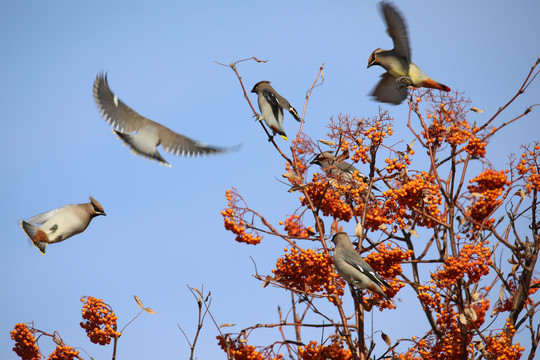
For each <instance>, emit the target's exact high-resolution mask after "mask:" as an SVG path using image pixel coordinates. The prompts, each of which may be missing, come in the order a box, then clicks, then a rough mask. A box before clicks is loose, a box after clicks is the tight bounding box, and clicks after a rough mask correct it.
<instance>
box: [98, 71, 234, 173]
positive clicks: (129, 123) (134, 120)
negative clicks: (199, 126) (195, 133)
mask: <svg viewBox="0 0 540 360" xmlns="http://www.w3.org/2000/svg"><path fill="white" fill-rule="evenodd" d="M94 99H95V101H96V104H97V106H98V108H99V111H100V112H101V115H102V116H103V117H104V118H105V120H106V121H107V123H108V124H109V125H111V126H112V127H113V128H114V132H115V133H116V135H118V137H120V138H121V139H122V140H123V141H124V142H125V143H126V144H127V145H129V146H130V147H131V149H132V150H133V151H134V152H135V153H136V154H139V155H141V156H143V157H148V158H150V159H155V160H157V161H158V162H159V163H160V164H164V165H166V166H168V167H170V166H171V165H170V164H169V163H168V162H167V161H166V160H165V159H164V158H163V157H162V156H161V154H160V153H159V152H158V150H157V147H158V145H161V146H162V147H163V149H164V150H165V151H167V152H169V153H171V154H175V155H182V156H199V155H203V156H204V155H208V154H216V153H224V152H227V151H229V150H231V148H223V147H214V146H208V145H206V144H203V143H200V142H197V141H195V140H192V139H190V138H188V137H186V136H184V135H181V134H178V133H176V132H174V131H172V130H171V129H169V128H168V127H165V126H163V125H161V124H159V123H157V122H155V121H152V120H150V119H147V118H145V117H144V116H141V115H139V114H138V113H137V112H136V111H135V110H133V109H132V108H130V107H129V106H127V105H126V104H124V103H123V102H122V101H121V100H120V99H119V98H118V97H117V96H116V95H115V94H114V93H113V92H112V91H111V89H110V88H109V83H108V82H107V74H98V76H97V77H96V80H95V81H94ZM134 131H136V133H135V134H132V133H133V132H134Z"/></svg>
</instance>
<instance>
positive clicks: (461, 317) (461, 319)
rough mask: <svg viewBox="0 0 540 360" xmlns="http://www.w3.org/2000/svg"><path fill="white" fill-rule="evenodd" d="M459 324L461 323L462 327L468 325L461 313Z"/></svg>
mask: <svg viewBox="0 0 540 360" xmlns="http://www.w3.org/2000/svg"><path fill="white" fill-rule="evenodd" d="M459 322H460V323H462V324H463V325H467V324H468V323H469V322H468V321H467V317H466V316H465V314H463V313H461V314H459Z"/></svg>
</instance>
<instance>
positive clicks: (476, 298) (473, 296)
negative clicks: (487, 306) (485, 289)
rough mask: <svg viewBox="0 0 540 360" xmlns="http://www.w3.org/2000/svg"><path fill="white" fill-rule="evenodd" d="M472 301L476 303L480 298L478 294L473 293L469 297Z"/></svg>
mask: <svg viewBox="0 0 540 360" xmlns="http://www.w3.org/2000/svg"><path fill="white" fill-rule="evenodd" d="M471 298H472V301H478V299H479V298H480V293H474V294H472V295H471Z"/></svg>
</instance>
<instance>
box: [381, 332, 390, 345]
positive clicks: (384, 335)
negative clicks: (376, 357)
mask: <svg viewBox="0 0 540 360" xmlns="http://www.w3.org/2000/svg"><path fill="white" fill-rule="evenodd" d="M381 337H382V339H383V340H384V342H385V343H386V345H388V346H392V340H390V336H388V335H386V334H385V333H381Z"/></svg>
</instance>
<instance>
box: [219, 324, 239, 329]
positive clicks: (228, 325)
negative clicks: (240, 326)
mask: <svg viewBox="0 0 540 360" xmlns="http://www.w3.org/2000/svg"><path fill="white" fill-rule="evenodd" d="M235 325H236V324H228V323H225V324H221V325H219V328H220V329H221V328H222V327H231V326H235Z"/></svg>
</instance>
